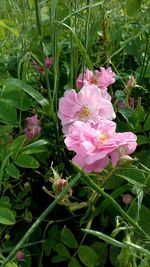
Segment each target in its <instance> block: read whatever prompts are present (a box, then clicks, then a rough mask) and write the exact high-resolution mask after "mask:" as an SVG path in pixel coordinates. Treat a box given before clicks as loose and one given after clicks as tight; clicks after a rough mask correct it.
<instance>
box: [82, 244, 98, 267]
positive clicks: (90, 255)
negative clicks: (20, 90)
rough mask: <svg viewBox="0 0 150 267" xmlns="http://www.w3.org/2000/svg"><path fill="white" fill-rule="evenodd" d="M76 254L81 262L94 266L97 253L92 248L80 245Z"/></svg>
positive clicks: (89, 266) (88, 266)
mask: <svg viewBox="0 0 150 267" xmlns="http://www.w3.org/2000/svg"><path fill="white" fill-rule="evenodd" d="M78 256H79V258H80V260H81V262H82V263H83V264H85V266H87V267H94V266H95V264H96V262H97V259H98V255H97V254H96V252H95V251H94V249H92V248H90V247H88V246H80V247H79V249H78Z"/></svg>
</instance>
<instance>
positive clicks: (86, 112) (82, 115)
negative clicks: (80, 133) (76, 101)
mask: <svg viewBox="0 0 150 267" xmlns="http://www.w3.org/2000/svg"><path fill="white" fill-rule="evenodd" d="M89 114H90V110H89V108H88V107H86V106H84V107H82V109H81V110H80V111H79V112H78V113H77V115H78V118H79V119H85V118H87V117H88V116H89Z"/></svg>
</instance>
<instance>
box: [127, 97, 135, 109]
mask: <svg viewBox="0 0 150 267" xmlns="http://www.w3.org/2000/svg"><path fill="white" fill-rule="evenodd" d="M128 104H129V107H130V108H132V109H133V108H134V97H132V96H130V97H129V99H128Z"/></svg>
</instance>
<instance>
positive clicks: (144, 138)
mask: <svg viewBox="0 0 150 267" xmlns="http://www.w3.org/2000/svg"><path fill="white" fill-rule="evenodd" d="M137 143H138V145H143V144H148V143H150V140H149V138H148V137H147V136H145V135H138V136H137Z"/></svg>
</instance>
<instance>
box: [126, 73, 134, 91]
mask: <svg viewBox="0 0 150 267" xmlns="http://www.w3.org/2000/svg"><path fill="white" fill-rule="evenodd" d="M127 85H128V87H129V88H134V87H135V86H136V80H135V78H134V76H130V77H129V80H128V83H127Z"/></svg>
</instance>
